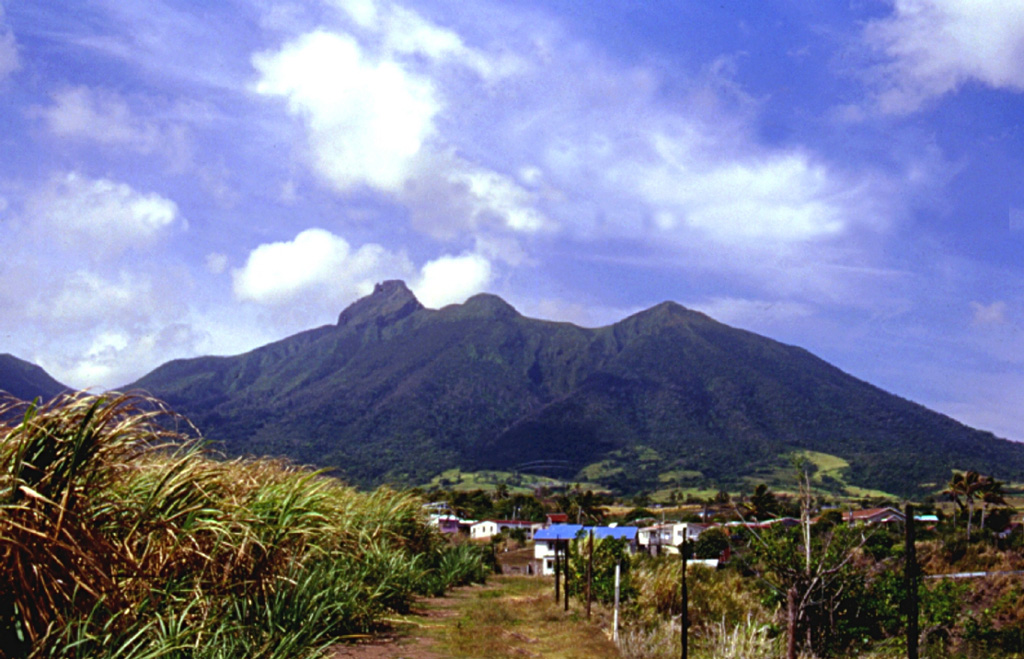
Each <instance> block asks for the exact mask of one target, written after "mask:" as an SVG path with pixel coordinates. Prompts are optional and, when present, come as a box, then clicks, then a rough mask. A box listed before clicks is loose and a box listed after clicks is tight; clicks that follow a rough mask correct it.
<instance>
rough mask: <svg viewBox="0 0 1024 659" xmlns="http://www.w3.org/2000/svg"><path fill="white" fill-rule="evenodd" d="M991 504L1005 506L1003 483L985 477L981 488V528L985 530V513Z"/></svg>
mask: <svg viewBox="0 0 1024 659" xmlns="http://www.w3.org/2000/svg"><path fill="white" fill-rule="evenodd" d="M989 504H992V505H998V506H1005V505H1006V498H1005V497H1004V496H1003V482H1002V481H997V480H996V479H994V478H992V477H991V476H985V477H984V479H983V485H982V488H981V528H985V511H986V509H988V506H989Z"/></svg>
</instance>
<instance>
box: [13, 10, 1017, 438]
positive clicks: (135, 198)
mask: <svg viewBox="0 0 1024 659" xmlns="http://www.w3.org/2000/svg"><path fill="white" fill-rule="evenodd" d="M1022 117H1024V4H1021V3H1020V2H1018V1H1017V0H974V1H972V2H969V3H968V2H962V1H958V0H895V1H881V0H879V1H872V0H851V1H850V2H845V3H843V2H836V3H809V2H803V1H796V0H792V1H789V0H775V1H770V0H757V1H755V0H746V1H744V0H736V1H735V2H728V3H707V2H681V1H675V2H659V1H655V0H652V1H644V2H641V1H639V0H620V1H617V2H603V3H594V2H584V1H582V0H562V1H544V2H542V1H540V0H505V1H503V2H489V1H486V0H466V1H463V2H459V3H452V2H440V1H433V0H422V1H419V2H391V1H387V0H308V1H301V0H300V1H296V2H288V1H282V2H273V1H270V0H251V1H248V2H243V1H241V0H237V1H236V0H225V1H223V2H217V3H207V2H189V1H185V0H181V1H163V0H152V1H148V2H145V3H142V2H138V3H132V2H125V1H124V0H94V1H90V2H68V3H65V2H52V1H51V2H47V1H43V2H38V1H35V0H32V1H29V0H0V249H2V251H3V254H4V258H3V260H2V262H0V282H2V284H0V305H2V308H3V309H4V313H3V314H2V315H0V333H2V341H0V351H2V352H11V353H13V354H15V355H17V356H19V357H21V358H23V359H27V360H30V361H33V362H36V363H38V364H40V365H42V366H43V367H44V368H46V369H47V370H48V371H49V372H50V373H52V374H53V375H54V376H55V377H57V378H58V379H60V380H61V381H63V382H65V383H67V384H70V385H72V386H75V387H81V388H87V387H90V388H94V389H102V388H105V387H113V386H118V385H122V384H125V383H128V382H130V381H132V380H134V379H136V378H138V377H140V376H141V375H143V374H144V373H146V372H148V371H149V370H151V369H152V368H154V367H156V366H158V365H159V364H161V363H163V362H164V361H167V360H169V359H172V358H176V357H189V356H195V355H202V354H235V353H239V352H243V351H246V350H249V349H251V348H254V347H257V346H259V345H262V344H264V343H267V342H269V341H272V340H275V339H278V338H281V337H284V336H287V335H290V334H293V333H295V332H297V331H300V330H303V329H306V328H309V327H314V326H318V325H322V324H326V323H330V322H334V320H335V319H336V317H337V314H338V313H339V312H340V311H341V310H342V309H343V308H344V307H345V306H346V305H347V304H349V303H350V302H352V301H353V300H355V299H357V298H358V297H360V296H362V295H364V294H367V293H368V292H369V291H370V290H372V287H373V284H374V283H375V282H377V281H380V280H383V279H392V278H401V279H404V280H406V281H407V282H408V283H409V285H410V286H411V287H412V288H413V290H414V292H415V293H416V294H417V296H418V297H419V298H420V299H421V301H422V302H423V303H424V304H426V305H427V306H430V307H439V306H443V305H445V304H450V303H454V302H461V301H463V300H465V299H466V298H467V297H468V296H470V295H472V294H474V293H477V292H481V291H487V292H492V293H496V294H498V295H501V296H502V297H504V298H505V299H507V300H508V301H509V302H510V303H512V304H513V305H514V306H516V308H517V309H519V310H520V311H521V312H522V313H524V314H526V315H530V316H534V317H542V318H550V319H557V320H566V321H571V322H575V323H578V324H581V325H585V326H598V325H604V324H608V323H611V322H614V321H616V320H619V319H621V318H623V317H625V316H626V315H628V314H630V313H633V312H636V311H638V310H640V309H643V308H646V307H649V306H651V305H653V304H657V303H659V302H661V301H664V300H674V301H677V302H679V303H681V304H684V305H686V306H688V307H691V308H694V309H698V310H701V311H704V312H706V313H708V314H709V315H711V316H712V317H714V318H716V319H718V320H720V321H722V322H725V323H728V324H731V325H734V326H737V327H742V328H745V329H749V330H752V331H755V332H758V333H761V334H764V335H767V336H770V337H772V338H775V339H778V340H781V341H784V342H786V343H792V344H796V345H799V346H802V347H804V348H807V349H808V350H810V351H812V352H814V353H815V354H817V355H819V356H821V357H823V358H824V359H826V360H828V361H830V362H832V363H834V364H836V365H837V366H839V367H840V368H843V369H844V370H846V371H848V372H850V373H852V374H853V375H856V376H858V377H860V378H862V379H865V380H867V381H869V382H872V383H874V384H877V385H879V386H881V387H883V388H885V389H887V390H889V391H891V392H893V393H896V394H899V395H901V396H904V397H906V398H910V399H912V400H915V401H918V402H921V403H923V404H925V405H927V406H929V407H932V408H933V409H936V410H939V411H941V412H944V413H946V414H949V415H951V416H954V417H955V418H957V419H959V420H961V421H964V422H966V423H968V424H970V425H973V426H976V427H980V428H983V429H987V430H991V431H993V432H995V433H996V434H998V435H1000V436H1004V437H1009V438H1012V439H1018V440H1024V334H1022V331H1021V330H1022V323H1024V264H1022V262H1021V258H1020V255H1021V253H1022V246H1024V185H1022V184H1024V167H1022V165H1024V130H1022V127H1021V123H1020V120H1021V118H1022Z"/></svg>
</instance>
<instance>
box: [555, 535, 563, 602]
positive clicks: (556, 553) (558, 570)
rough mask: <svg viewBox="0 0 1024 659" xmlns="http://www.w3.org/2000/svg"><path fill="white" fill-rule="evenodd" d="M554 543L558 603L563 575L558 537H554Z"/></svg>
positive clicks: (556, 600) (556, 598)
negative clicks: (559, 557) (559, 562)
mask: <svg viewBox="0 0 1024 659" xmlns="http://www.w3.org/2000/svg"><path fill="white" fill-rule="evenodd" d="M554 543H555V604H558V602H559V596H560V593H559V589H558V585H559V577H560V576H561V574H560V573H561V571H562V570H561V567H562V566H561V565H559V564H558V545H559V542H558V538H555V539H554Z"/></svg>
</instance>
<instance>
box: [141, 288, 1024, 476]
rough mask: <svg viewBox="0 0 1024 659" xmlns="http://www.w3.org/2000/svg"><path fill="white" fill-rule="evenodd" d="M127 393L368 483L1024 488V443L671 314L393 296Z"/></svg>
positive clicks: (174, 365)
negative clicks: (828, 462) (987, 480)
mask: <svg viewBox="0 0 1024 659" xmlns="http://www.w3.org/2000/svg"><path fill="white" fill-rule="evenodd" d="M128 388H141V389H145V390H147V391H149V392H151V393H153V394H154V395H156V396H158V397H161V398H163V399H165V400H166V401H167V402H169V403H170V404H171V405H172V406H173V407H174V408H175V409H177V410H178V411H181V412H184V413H185V414H187V415H188V416H189V417H190V418H191V419H192V420H193V421H194V422H195V423H196V424H197V425H198V426H199V428H200V429H201V430H202V431H203V432H204V433H205V434H206V436H207V437H208V438H210V439H212V440H216V441H219V442H222V446H223V448H224V450H225V451H227V452H228V453H230V454H242V453H256V454H263V453H268V454H278V455H285V456H290V457H292V458H294V459H295V460H298V461H300V462H303V463H312V464H316V465H322V466H325V467H333V468H335V469H336V470H337V471H338V472H340V474H341V475H342V476H343V477H345V478H347V479H349V480H350V481H352V482H354V483H357V484H361V485H372V484H376V483H380V482H384V481H392V482H402V483H422V482H426V481H428V480H429V479H430V478H431V477H432V476H434V475H436V474H438V473H440V472H442V471H444V470H446V469H449V468H452V467H458V468H461V469H463V470H466V471H473V470H480V469H497V470H503V471H518V472H523V473H538V474H543V475H553V476H557V477H560V478H563V479H567V480H583V479H586V480H589V481H596V482H599V483H601V484H603V485H605V486H607V487H610V488H613V489H615V490H617V491H620V492H636V491H639V490H648V491H651V490H657V489H663V488H666V487H667V488H672V487H702V488H718V487H727V488H746V487H747V486H750V485H751V484H752V483H755V482H757V481H759V480H764V479H768V480H770V479H771V478H772V477H773V475H777V474H778V473H780V469H781V468H783V467H784V466H785V465H786V464H787V461H788V456H790V455H792V454H794V453H796V452H808V451H810V452H816V453H820V454H828V455H829V456H835V459H832V463H833V464H838V465H842V464H844V462H843V461H845V462H846V463H848V466H846V467H844V468H843V469H841V470H840V469H834V470H833V471H831V472H829V474H828V475H827V477H826V476H824V475H819V482H821V483H822V484H823V485H824V486H829V485H832V486H835V487H840V486H842V487H847V486H850V487H862V488H875V489H881V490H884V491H888V492H892V493H896V494H919V493H921V492H923V491H927V490H929V489H934V488H935V487H937V486H939V485H941V484H942V483H944V482H946V481H948V479H949V477H950V470H951V469H952V468H954V467H956V468H961V469H966V468H974V469H978V470H980V471H982V472H984V473H987V474H993V475H995V476H996V477H999V478H1003V479H1017V480H1020V479H1022V477H1024V445H1019V444H1016V443H1013V442H1009V441H1006V440H1002V439H997V438H996V437H994V436H993V435H991V434H989V433H985V432H980V431H977V430H973V429H971V428H968V427H966V426H964V425H962V424H960V423H958V422H956V421H954V420H952V419H950V418H948V417H945V416H942V415H940V414H938V413H935V412H932V411H930V410H928V409H926V408H924V407H922V406H920V405H917V404H915V403H912V402H910V401H907V400H904V399H901V398H898V397H896V396H893V395H891V394H888V393H886V392H884V391H882V390H881V389H878V388H877V387H874V386H872V385H870V384H868V383H866V382H863V381H861V380H858V379H856V378H854V377H852V376H850V375H848V374H846V373H844V372H842V371H840V370H839V369H837V368H835V367H833V366H830V365H829V364H827V363H826V362H824V361H822V360H821V359H819V358H817V357H815V356H814V355H812V354H810V353H809V352H807V351H805V350H802V349H800V348H796V347H792V346H788V345H783V344H781V343H778V342H776V341H772V340H770V339H767V338H764V337H761V336H758V335H756V334H753V333H750V332H745V331H742V330H738V329H734V328H731V327H728V326H726V325H723V324H721V323H718V322H716V321H714V320H712V319H711V318H709V317H707V316H705V315H704V314H701V313H697V312H694V311H690V310H687V309H685V308H683V307H682V306H680V305H678V304H674V303H671V302H666V303H663V304H660V305H658V306H655V307H653V308H651V309H648V310H646V311H643V312H640V313H638V314H636V315H633V316H630V317H629V318H626V319H625V320H622V321H621V322H618V323H616V324H614V325H611V326H608V327H602V328H598V329H584V328H581V327H577V326H575V325H571V324H568V323H555V322H546V321H541V320H535V319H530V318H525V317H523V316H521V315H520V314H519V313H517V312H516V310H515V309H513V308H512V307H511V306H509V305H508V304H507V303H506V302H504V301H503V300H501V299H500V298H498V297H495V296H493V295H477V296H475V297H473V298H470V299H469V300H468V301H466V303H465V304H461V305H452V306H448V307H445V308H443V309H440V310H436V311H435V310H429V309H425V308H424V307H423V306H422V305H421V304H420V303H419V302H418V301H417V300H416V298H415V297H414V296H413V294H412V293H411V292H410V291H409V290H408V288H406V286H405V285H404V284H403V283H402V282H399V281H388V282H384V283H383V284H378V285H377V287H376V289H375V290H374V292H373V294H372V295H370V296H368V297H366V298H363V299H361V300H359V301H357V302H355V303H354V304H352V305H351V306H350V307H349V308H347V309H346V310H344V311H343V312H342V313H341V315H340V317H339V319H338V323H337V325H331V326H325V327H320V328H317V329H313V330H309V331H307V332H303V333H300V334H297V335H295V336H292V337H289V338H287V339H284V340H282V341H278V342H276V343H273V344H270V345H267V346H264V347H262V348H259V349H256V350H253V351H252V352H249V353H246V354H243V355H238V356H235V357H202V358H197V359H188V360H177V361H172V362H169V363H167V364H164V365H163V366H160V367H159V368H157V369H156V370H154V371H153V372H151V373H149V374H148V375H146V376H145V377H143V378H142V379H140V380H139V381H137V382H134V383H132V384H131V385H128Z"/></svg>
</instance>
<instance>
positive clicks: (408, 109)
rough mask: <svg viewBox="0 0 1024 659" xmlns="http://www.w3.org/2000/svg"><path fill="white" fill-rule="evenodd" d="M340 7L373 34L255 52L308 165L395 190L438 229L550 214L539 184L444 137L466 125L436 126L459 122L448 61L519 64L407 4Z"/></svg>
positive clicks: (481, 228)
mask: <svg viewBox="0 0 1024 659" xmlns="http://www.w3.org/2000/svg"><path fill="white" fill-rule="evenodd" d="M343 6H344V7H345V8H346V9H347V10H348V11H349V12H350V13H351V14H352V16H353V17H354V19H355V21H356V23H357V24H359V25H361V26H363V27H365V28H368V29H370V30H371V32H370V34H369V35H365V34H364V35H363V37H362V39H357V38H356V37H355V36H353V35H351V34H348V33H345V32H341V31H329V30H327V29H319V30H317V31H314V32H310V33H307V34H305V35H303V36H301V37H299V38H297V39H295V40H293V41H291V42H289V43H287V44H285V45H284V46H283V47H282V48H281V49H280V50H278V51H276V52H263V53H259V54H256V55H255V56H253V59H252V61H253V65H254V67H255V68H256V69H257V71H258V72H259V75H260V79H259V82H258V83H257V85H256V91H257V92H258V93H260V94H263V95H265V96H271V97H280V98H284V99H286V101H287V106H288V109H289V111H290V112H291V113H292V114H293V115H295V116H297V117H299V118H300V119H301V121H302V122H303V124H304V126H305V129H306V133H307V138H308V164H309V166H310V167H311V168H312V170H313V171H314V172H315V173H316V174H317V175H318V176H319V177H320V178H321V179H322V180H323V181H325V182H326V183H327V184H328V185H330V186H331V187H333V188H334V189H335V190H337V191H339V192H342V193H351V192H354V191H356V190H358V189H359V188H360V187H362V186H368V187H370V188H372V189H375V190H377V191H381V192H384V193H387V194H389V195H391V196H392V197H393V198H394V199H396V200H398V201H399V202H400V203H402V204H404V205H406V206H407V207H409V209H410V210H411V212H412V215H413V218H414V222H415V223H416V226H417V228H418V229H420V230H421V231H424V232H425V233H428V234H430V235H432V236H434V237H438V238H444V239H448V238H452V237H456V236H461V234H463V233H464V232H465V231H466V230H470V231H474V232H477V233H481V232H495V231H497V232H505V231H512V232H521V233H532V232H536V231H538V230H540V229H541V228H544V227H545V226H547V225H549V224H550V223H549V221H548V219H547V218H546V217H545V216H544V214H543V213H542V212H541V211H539V210H538V208H537V207H536V204H535V202H536V200H537V195H536V194H535V193H534V192H532V191H528V190H526V189H525V188H523V187H522V186H521V185H520V184H519V183H517V182H516V181H515V179H514V178H511V177H509V176H507V175H505V174H503V173H501V172H499V171H495V170H494V169H492V168H490V167H486V166H483V165H481V164H480V163H478V162H476V161H474V160H473V159H471V158H467V157H465V156H464V155H462V154H461V153H459V150H458V149H457V148H456V146H455V144H454V143H453V142H450V141H449V140H450V139H453V138H454V139H455V140H461V139H462V138H463V136H462V135H460V134H457V131H454V132H453V131H451V130H449V131H448V132H443V131H442V130H441V129H440V127H439V122H441V121H442V120H445V121H448V122H449V126H450V128H454V126H451V124H450V122H451V117H450V116H448V115H446V114H445V111H446V105H447V104H446V102H445V96H446V94H445V93H444V91H445V89H444V88H445V84H446V83H451V82H452V78H453V77H454V78H458V74H457V73H452V70H451V68H450V67H448V66H447V65H448V64H454V65H456V66H455V69H456V70H457V71H459V72H467V71H468V72H471V73H472V74H473V75H475V76H480V78H482V79H485V80H488V81H494V80H497V79H499V78H501V77H502V76H505V75H509V73H510V72H511V71H513V70H515V68H516V66H518V65H514V64H510V63H508V62H509V61H511V60H509V59H508V58H507V57H495V58H491V57H488V56H486V55H485V54H483V53H480V52H478V51H476V50H473V49H470V48H468V47H467V46H466V45H465V44H464V43H463V41H462V39H461V38H460V37H459V35H458V34H456V33H455V32H452V31H451V30H448V29H445V28H441V27H439V26H437V25H434V24H433V23H430V22H429V21H426V20H425V19H423V18H422V17H421V16H420V15H419V14H417V13H415V12H412V11H410V10H407V9H403V8H400V7H398V6H394V5H377V4H373V3H362V2H358V3H351V2H346V3H343ZM471 77H472V76H471ZM464 82H465V81H464ZM478 82H479V79H477V78H474V79H473V82H471V83H466V84H471V85H473V86H475V85H476V84H478ZM470 102H472V101H470ZM466 128H469V127H466Z"/></svg>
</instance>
